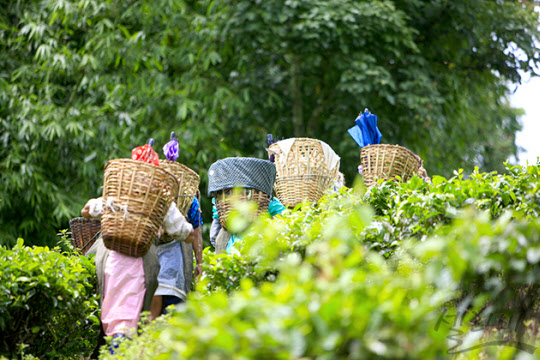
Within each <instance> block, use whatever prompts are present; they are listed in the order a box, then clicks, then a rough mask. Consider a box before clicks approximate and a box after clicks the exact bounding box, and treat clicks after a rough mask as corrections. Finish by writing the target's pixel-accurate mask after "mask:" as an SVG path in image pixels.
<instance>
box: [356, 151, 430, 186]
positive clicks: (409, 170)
mask: <svg viewBox="0 0 540 360" xmlns="http://www.w3.org/2000/svg"><path fill="white" fill-rule="evenodd" d="M360 159H361V163H362V177H363V178H364V184H365V185H366V186H367V187H371V186H373V185H376V184H377V179H385V180H392V181H398V179H397V178H396V176H399V177H400V178H401V179H400V180H399V181H401V182H407V181H408V180H409V179H410V178H411V177H413V176H414V175H415V174H416V173H417V172H418V169H419V167H420V162H419V161H418V159H417V158H416V156H415V155H414V153H413V152H412V151H411V150H409V149H407V148H404V147H403V146H399V145H368V146H365V147H363V148H362V149H361V150H360Z"/></svg>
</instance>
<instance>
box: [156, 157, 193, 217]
mask: <svg viewBox="0 0 540 360" xmlns="http://www.w3.org/2000/svg"><path fill="white" fill-rule="evenodd" d="M159 166H161V167H162V168H163V169H165V170H167V171H168V172H170V173H171V174H173V175H174V177H176V180H178V186H179V188H178V196H177V197H176V199H175V202H176V206H177V207H178V210H180V212H181V213H182V214H183V215H184V216H187V213H188V210H189V207H190V206H191V202H192V201H193V198H194V197H195V195H197V192H198V191H199V182H200V177H199V174H197V173H196V172H195V171H193V170H191V169H190V168H188V167H187V166H185V165H182V164H180V163H177V162H174V161H169V160H159Z"/></svg>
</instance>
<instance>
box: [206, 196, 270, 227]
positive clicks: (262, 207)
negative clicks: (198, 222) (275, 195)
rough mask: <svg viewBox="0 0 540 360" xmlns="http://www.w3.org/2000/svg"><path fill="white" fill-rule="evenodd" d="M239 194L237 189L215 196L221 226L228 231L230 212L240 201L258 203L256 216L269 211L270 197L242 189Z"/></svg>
mask: <svg viewBox="0 0 540 360" xmlns="http://www.w3.org/2000/svg"><path fill="white" fill-rule="evenodd" d="M238 190H240V192H239V193H237V192H236V191H235V189H225V190H221V191H219V192H217V193H216V194H215V196H214V197H215V199H216V208H217V211H218V215H219V222H220V223H221V226H223V228H225V230H227V219H228V217H229V212H230V211H231V209H232V208H233V206H234V204H235V203H237V202H238V201H254V202H256V203H257V212H256V216H259V214H260V213H261V212H263V211H268V205H269V204H270V200H271V199H270V196H269V195H268V194H265V193H264V192H262V191H259V190H257V189H246V188H241V189H238Z"/></svg>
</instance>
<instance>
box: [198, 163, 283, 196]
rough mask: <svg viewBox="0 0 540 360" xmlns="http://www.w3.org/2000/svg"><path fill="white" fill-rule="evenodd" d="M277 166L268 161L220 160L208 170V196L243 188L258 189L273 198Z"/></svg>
mask: <svg viewBox="0 0 540 360" xmlns="http://www.w3.org/2000/svg"><path fill="white" fill-rule="evenodd" d="M275 181H276V166H275V165H274V164H273V163H271V162H270V161H268V160H261V159H255V158H244V157H231V158H226V159H222V160H218V161H216V162H215V163H213V164H212V165H211V166H210V169H209V170H208V195H209V196H212V193H213V192H216V191H220V190H224V189H232V188H234V187H243V188H250V189H257V190H259V191H262V192H264V193H265V194H267V195H269V196H272V189H273V188H274V182H275Z"/></svg>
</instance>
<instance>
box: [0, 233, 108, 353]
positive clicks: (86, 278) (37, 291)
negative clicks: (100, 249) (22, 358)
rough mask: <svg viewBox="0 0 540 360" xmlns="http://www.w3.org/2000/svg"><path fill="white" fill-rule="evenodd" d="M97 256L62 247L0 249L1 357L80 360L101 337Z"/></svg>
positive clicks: (18, 245) (19, 245)
mask: <svg viewBox="0 0 540 360" xmlns="http://www.w3.org/2000/svg"><path fill="white" fill-rule="evenodd" d="M95 285H96V277H95V267H94V261H93V259H88V258H87V257H85V256H78V255H77V254H70V253H65V252H64V253H62V252H61V251H60V249H59V248H55V249H49V248H48V247H28V246H25V245H24V244H23V240H22V239H19V240H18V242H17V245H16V246H15V247H13V249H11V250H8V249H7V248H5V247H0V355H4V356H7V357H9V358H12V357H14V356H16V355H17V353H24V354H32V355H33V356H36V357H39V358H41V359H58V358H73V359H75V358H79V355H81V354H82V355H85V354H86V355H88V354H89V353H90V352H91V350H92V348H93V347H94V346H95V343H96V341H97V334H98V331H99V320H98V317H97V310H98V307H99V306H98V301H97V295H96V291H95Z"/></svg>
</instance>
